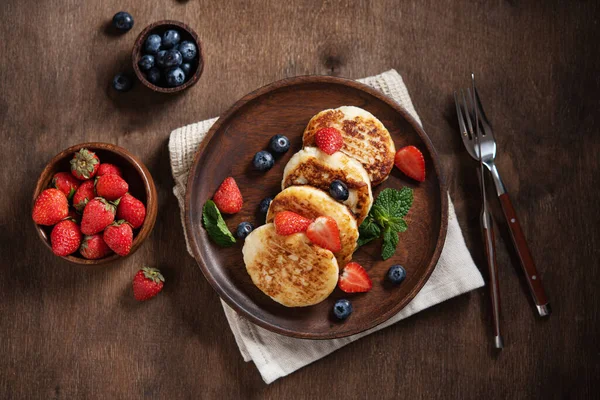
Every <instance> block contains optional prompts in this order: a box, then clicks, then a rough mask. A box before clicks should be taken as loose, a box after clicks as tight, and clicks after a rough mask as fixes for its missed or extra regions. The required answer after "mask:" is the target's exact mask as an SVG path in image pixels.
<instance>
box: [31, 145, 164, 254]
mask: <svg viewBox="0 0 600 400" xmlns="http://www.w3.org/2000/svg"><path fill="white" fill-rule="evenodd" d="M74 160H75V161H74ZM74 163H75V165H74ZM72 167H73V168H74V169H75V171H74V172H73V171H72ZM57 174H58V175H57ZM82 174H83V175H82ZM48 189H50V190H48ZM125 193H126V194H125ZM102 196H103V197H102ZM100 197H102V198H100ZM32 200H33V201H32V219H33V221H34V224H35V227H36V231H37V233H38V235H39V236H40V239H41V240H42V242H43V243H44V244H45V245H46V247H48V249H50V250H51V251H52V252H53V253H54V254H56V255H58V256H61V257H62V258H64V259H65V260H67V261H70V262H72V263H75V264H84V265H96V264H104V263H108V262H111V261H115V260H117V259H118V258H120V257H125V256H128V255H130V254H133V253H134V252H135V251H136V250H137V249H138V248H139V247H140V245H141V244H142V242H143V241H144V240H145V239H146V238H147V237H148V235H149V234H150V232H151V231H152V228H153V227H154V223H155V222H156V212H157V194H156V187H155V186H154V181H153V180H152V176H151V175H150V172H149V171H148V169H147V168H146V166H144V164H143V163H142V162H141V161H140V160H138V159H137V157H135V156H134V155H133V154H131V153H130V152H129V151H127V150H125V149H124V148H122V147H119V146H115V145H113V144H109V143H82V144H77V145H75V146H71V147H69V148H68V149H66V150H64V151H62V152H60V153H59V154H57V155H56V156H55V157H54V158H53V159H52V160H51V161H50V162H49V163H48V164H47V165H46V168H44V170H43V171H42V173H41V175H40V177H39V179H38V181H37V184H36V187H35V190H34V192H33V199H32ZM65 207H67V208H66V209H65ZM65 210H66V211H65ZM65 213H66V214H67V215H65ZM84 256H85V257H84Z"/></svg>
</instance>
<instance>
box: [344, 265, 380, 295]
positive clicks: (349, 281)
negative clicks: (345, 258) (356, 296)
mask: <svg viewBox="0 0 600 400" xmlns="http://www.w3.org/2000/svg"><path fill="white" fill-rule="evenodd" d="M338 286H339V287H340V289H342V290H343V291H344V292H346V293H360V292H368V291H369V290H371V288H372V287H373V283H372V282H371V278H369V275H368V274H367V271H365V269H364V268H363V267H361V266H360V264H358V263H355V262H351V263H348V264H346V266H345V267H344V271H343V272H342V275H340V280H339V281H338Z"/></svg>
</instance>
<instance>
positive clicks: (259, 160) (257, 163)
mask: <svg viewBox="0 0 600 400" xmlns="http://www.w3.org/2000/svg"><path fill="white" fill-rule="evenodd" d="M252 164H253V165H254V168H256V169H257V170H259V171H268V170H270V169H271V168H273V164H275V159H274V158H273V155H272V154H271V153H269V152H268V151H264V150H263V151H259V152H258V153H256V154H255V155H254V158H253V159H252Z"/></svg>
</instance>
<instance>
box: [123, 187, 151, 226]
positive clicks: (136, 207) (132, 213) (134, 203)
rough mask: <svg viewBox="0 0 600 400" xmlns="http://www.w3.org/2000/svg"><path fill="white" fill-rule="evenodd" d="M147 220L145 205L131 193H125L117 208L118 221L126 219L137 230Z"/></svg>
mask: <svg viewBox="0 0 600 400" xmlns="http://www.w3.org/2000/svg"><path fill="white" fill-rule="evenodd" d="M145 218H146V207H144V203H142V202H141V201H139V200H138V199H136V198H135V197H133V196H132V195H130V194H129V193H125V194H124V195H123V197H121V200H119V205H118V206H117V219H124V220H125V221H127V222H129V223H130V224H131V226H132V227H133V228H135V229H137V228H139V227H140V226H142V224H143V223H144V219H145Z"/></svg>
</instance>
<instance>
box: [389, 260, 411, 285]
mask: <svg viewBox="0 0 600 400" xmlns="http://www.w3.org/2000/svg"><path fill="white" fill-rule="evenodd" d="M387 278H388V279H389V280H390V282H392V283H395V284H396V285H397V284H399V283H402V281H403V280H404V278H406V270H405V269H404V268H403V267H402V265H399V264H396V265H392V266H391V267H390V269H389V270H388V273H387Z"/></svg>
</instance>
